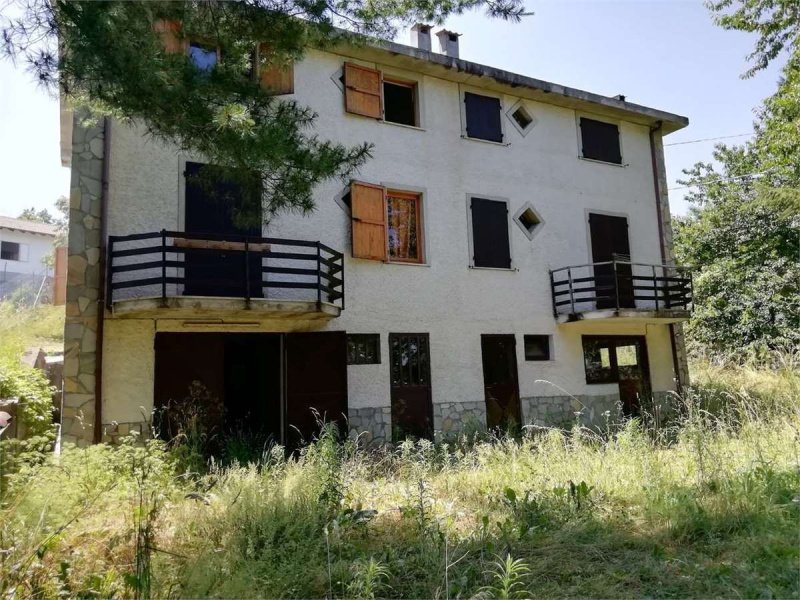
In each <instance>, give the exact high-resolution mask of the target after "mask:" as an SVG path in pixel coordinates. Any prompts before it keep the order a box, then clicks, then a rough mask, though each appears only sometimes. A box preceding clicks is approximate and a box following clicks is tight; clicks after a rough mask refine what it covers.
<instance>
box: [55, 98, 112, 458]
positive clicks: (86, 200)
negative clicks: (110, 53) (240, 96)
mask: <svg viewBox="0 0 800 600" xmlns="http://www.w3.org/2000/svg"><path fill="white" fill-rule="evenodd" d="M74 119H75V121H74V127H73V137H72V172H71V179H70V195H69V239H68V243H67V302H66V306H65V312H66V317H65V323H64V405H63V410H62V425H61V431H62V439H63V440H64V441H65V442H73V443H77V444H78V445H86V444H89V443H91V442H92V441H93V440H94V438H95V435H94V419H95V414H94V407H95V370H96V368H97V319H98V312H99V311H100V310H103V307H101V306H98V300H99V298H100V293H99V292H100V252H101V242H102V240H101V226H100V217H101V195H102V178H103V140H104V135H105V131H104V127H103V124H102V122H100V123H99V124H98V125H95V126H86V125H84V123H83V119H84V116H83V115H79V114H77V113H76V114H75V116H74Z"/></svg>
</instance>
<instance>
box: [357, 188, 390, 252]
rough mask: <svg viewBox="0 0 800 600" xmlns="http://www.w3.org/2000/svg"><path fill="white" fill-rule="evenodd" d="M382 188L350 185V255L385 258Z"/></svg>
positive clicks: (384, 215)
mask: <svg viewBox="0 0 800 600" xmlns="http://www.w3.org/2000/svg"><path fill="white" fill-rule="evenodd" d="M384 195H385V191H384V189H383V188H382V187H380V186H377V185H370V184H368V183H360V182H355V181H354V182H353V183H352V184H351V185H350V214H351V218H352V220H353V258H368V259H370V260H386V259H387V255H386V204H385V202H384Z"/></svg>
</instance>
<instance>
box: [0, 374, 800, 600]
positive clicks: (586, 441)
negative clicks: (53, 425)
mask: <svg viewBox="0 0 800 600" xmlns="http://www.w3.org/2000/svg"><path fill="white" fill-rule="evenodd" d="M795 366H796V365H793V364H790V363H789V362H787V364H786V368H784V369H782V370H781V369H779V370H777V371H770V372H765V371H757V370H752V372H749V371H747V369H736V370H730V369H724V368H721V367H714V366H711V365H705V366H703V367H702V368H701V369H699V370H698V372H696V373H695V381H696V384H697V389H696V390H695V391H694V392H693V393H692V394H690V395H689V397H687V398H686V399H685V401H684V405H683V414H682V416H681V418H680V419H679V420H677V421H676V422H675V423H674V424H673V425H672V426H671V427H670V428H667V429H662V430H659V431H645V430H643V429H642V427H641V426H640V425H639V423H638V422H637V421H631V422H629V423H627V424H624V425H623V426H621V427H620V428H618V429H615V430H609V431H607V432H601V433H597V432H589V431H587V430H582V429H578V428H575V429H573V430H528V431H527V432H526V433H525V435H524V436H522V437H521V438H519V439H510V438H508V439H483V440H465V439H462V440H455V441H454V442H453V443H450V444H437V445H433V444H430V443H427V442H419V443H410V442H409V443H406V444H403V445H400V446H399V447H397V448H395V449H393V450H383V451H366V450H363V449H359V448H357V447H356V446H355V445H354V444H352V443H345V444H341V443H337V442H336V441H335V440H334V439H333V437H334V436H333V435H325V436H323V439H322V440H320V441H319V442H317V443H316V444H314V445H312V446H310V447H308V448H307V449H306V450H305V451H304V452H303V453H302V454H301V455H299V456H297V457H294V458H291V459H288V460H287V459H285V458H284V457H283V453H282V451H281V450H280V449H275V450H274V451H273V452H271V453H268V454H267V455H265V456H264V457H263V460H261V461H260V462H259V463H258V464H250V465H228V466H224V467H223V466H218V465H214V464H212V465H211V466H210V469H209V471H208V472H205V473H202V474H198V473H192V472H187V471H186V467H185V465H186V462H185V461H183V460H181V457H182V456H184V455H183V454H180V453H178V452H176V451H174V450H172V451H169V450H165V449H164V447H163V446H162V445H161V444H160V443H158V442H150V443H149V444H148V445H146V446H144V447H143V446H142V445H141V444H139V445H136V444H133V443H130V444H125V445H123V446H122V447H119V448H111V447H106V446H95V447H92V448H89V449H87V450H77V449H66V450H65V451H64V452H63V454H62V455H61V456H60V457H57V458H54V459H53V460H51V461H50V462H48V463H47V464H45V465H42V466H37V467H34V468H32V469H30V470H28V471H27V472H23V473H21V474H19V475H16V476H14V477H13V478H11V481H10V491H9V493H8V494H7V496H6V497H5V498H4V499H3V507H2V512H0V548H1V550H0V593H2V594H3V595H4V596H9V597H43V598H44V597H47V598H49V597H57V596H79V597H104V598H105V597H132V596H133V597H147V596H152V597H188V598H197V597H205V596H214V597H228V598H233V597H236V598H240V597H276V598H277V597H293V598H316V597H320V598H321V597H328V598H372V597H398V598H399V597H403V598H467V597H476V596H478V597H500V598H503V597H505V598H509V597H598V598H610V597H615V598H616V597H660V598H663V597H703V598H707V597H769V598H791V597H795V598H796V597H798V596H799V595H800V582H799V577H800V571H799V570H798V563H799V561H800V539H799V536H800V533H799V532H800V471H799V470H798V468H799V467H800V433H799V432H800V414H798V406H799V403H798V401H799V400H800V394H799V393H798V391H799V390H800V377H799V376H798V374H797V371H796V369H795Z"/></svg>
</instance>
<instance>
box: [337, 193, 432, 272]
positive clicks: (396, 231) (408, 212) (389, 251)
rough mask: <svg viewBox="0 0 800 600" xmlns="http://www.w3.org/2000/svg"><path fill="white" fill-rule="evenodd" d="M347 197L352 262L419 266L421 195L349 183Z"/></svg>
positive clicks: (422, 255) (421, 241)
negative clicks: (381, 262) (417, 264)
mask: <svg viewBox="0 0 800 600" xmlns="http://www.w3.org/2000/svg"><path fill="white" fill-rule="evenodd" d="M349 196H350V198H349V205H350V215H351V219H352V221H353V258H366V259H369V260H382V261H388V262H406V263H421V262H423V257H424V248H423V239H422V195H421V194H418V193H414V192H406V191H401V190H387V189H386V188H384V187H381V186H377V185H372V184H368V183H361V182H353V184H352V185H351V186H350V194H349ZM343 200H344V202H346V203H347V202H348V201H347V199H346V198H345V199H343Z"/></svg>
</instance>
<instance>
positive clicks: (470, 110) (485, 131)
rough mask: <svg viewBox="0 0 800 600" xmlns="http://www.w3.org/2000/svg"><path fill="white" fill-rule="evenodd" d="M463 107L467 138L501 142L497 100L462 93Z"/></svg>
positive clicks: (501, 131) (501, 135) (490, 97)
mask: <svg viewBox="0 0 800 600" xmlns="http://www.w3.org/2000/svg"><path fill="white" fill-rule="evenodd" d="M464 106H465V113H466V123H467V137H470V138H473V139H478V140H487V141H490V142H502V141H503V129H502V125H501V122H500V99H499V98H495V97H494V96H482V95H481V94H473V93H472V92H464Z"/></svg>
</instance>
